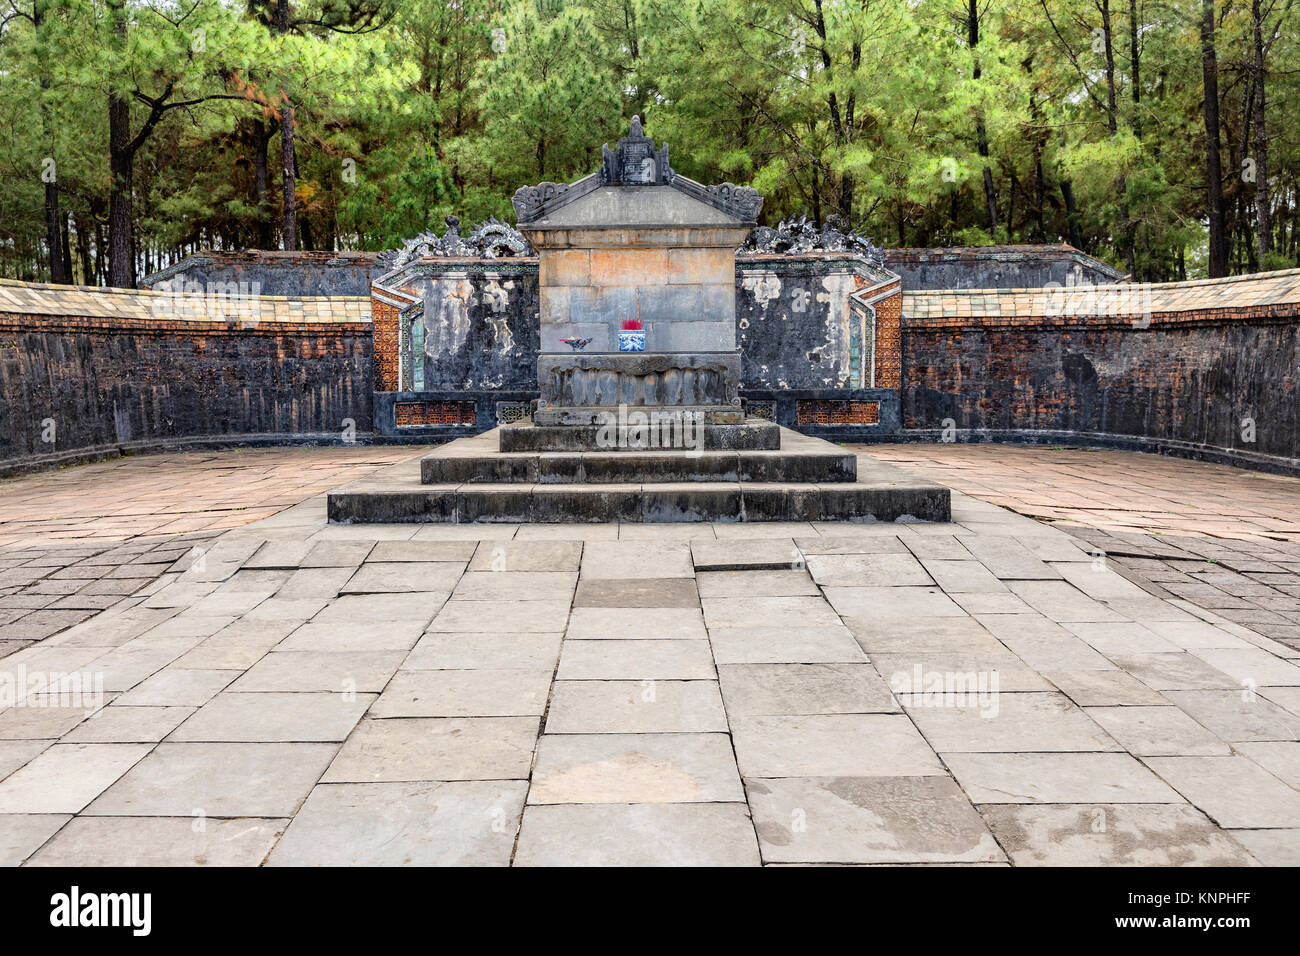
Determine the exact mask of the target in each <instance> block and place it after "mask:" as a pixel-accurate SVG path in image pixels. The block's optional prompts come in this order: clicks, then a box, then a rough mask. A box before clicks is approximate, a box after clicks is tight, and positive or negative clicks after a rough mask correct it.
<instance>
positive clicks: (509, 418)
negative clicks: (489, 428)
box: [497, 402, 533, 425]
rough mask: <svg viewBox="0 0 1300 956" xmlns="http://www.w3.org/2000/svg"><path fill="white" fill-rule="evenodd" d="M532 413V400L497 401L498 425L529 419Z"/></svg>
mask: <svg viewBox="0 0 1300 956" xmlns="http://www.w3.org/2000/svg"><path fill="white" fill-rule="evenodd" d="M532 414H533V403H532V402H497V424H498V425H510V424H512V423H514V422H522V421H527V420H528V418H529V417H530V416H531V415H532Z"/></svg>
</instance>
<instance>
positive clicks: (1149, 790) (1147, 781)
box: [944, 753, 1183, 804]
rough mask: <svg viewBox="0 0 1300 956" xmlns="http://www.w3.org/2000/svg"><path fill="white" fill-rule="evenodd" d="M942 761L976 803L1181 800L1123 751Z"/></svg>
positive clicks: (952, 757)
mask: <svg viewBox="0 0 1300 956" xmlns="http://www.w3.org/2000/svg"><path fill="white" fill-rule="evenodd" d="M944 762H945V763H946V764H947V765H948V769H949V770H951V771H952V774H953V776H954V777H956V778H957V782H958V783H959V784H961V787H962V789H963V790H965V791H966V794H967V796H969V797H970V799H971V801H972V802H973V803H975V804H982V803H1182V802H1183V798H1182V797H1180V796H1179V795H1178V793H1177V792H1176V791H1175V790H1173V789H1172V788H1171V787H1169V786H1168V785H1167V784H1166V783H1164V782H1163V781H1162V780H1160V778H1159V777H1157V776H1156V775H1155V774H1153V773H1152V772H1151V771H1150V770H1148V769H1147V768H1146V767H1144V766H1142V764H1141V763H1139V762H1138V761H1137V759H1135V758H1134V757H1133V756H1131V755H1130V754H1126V753H953V754H945V755H944Z"/></svg>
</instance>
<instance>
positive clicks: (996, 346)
mask: <svg viewBox="0 0 1300 956" xmlns="http://www.w3.org/2000/svg"><path fill="white" fill-rule="evenodd" d="M1150 289H1151V292H1150V293H1149V297H1148V298H1147V299H1146V301H1147V303H1148V305H1149V306H1150V307H1151V310H1150V311H1148V312H1145V313H1141V314H1117V315H1092V316H1079V315H1071V314H1065V315H1060V314H1051V315H1044V314H1042V313H1043V311H1044V310H1043V305H1044V302H1048V301H1050V300H1048V299H1044V298H1043V296H1042V294H1041V293H1033V294H1032V295H1031V294H1022V295H1018V296H1017V295H1015V294H1009V293H1007V292H1005V291H1004V292H1002V293H1000V294H999V295H998V296H996V297H990V296H984V297H976V298H975V299H973V300H969V299H967V298H964V297H962V296H959V295H954V294H952V293H943V294H942V296H941V297H940V296H925V297H908V304H905V306H904V308H905V319H904V368H905V387H904V390H903V423H904V426H905V427H908V428H930V429H938V428H943V427H944V426H945V423H946V422H950V423H951V424H952V425H955V426H956V427H957V428H962V429H967V428H969V429H993V430H1006V431H1014V430H1032V431H1054V430H1061V431H1071V432H1088V433H1105V434H1108V435H1113V436H1134V437H1141V438H1145V439H1156V440H1162V441H1170V442H1186V443H1191V444H1204V445H1210V446H1215V447H1217V448H1223V449H1230V450H1233V451H1236V452H1241V453H1245V454H1254V455H1267V456H1276V457H1281V458H1292V459H1294V458H1300V418H1298V412H1297V409H1298V407H1300V394H1298V388H1300V272H1291V273H1273V274H1270V276H1268V277H1261V278H1258V279H1253V280H1250V279H1240V278H1239V279H1232V280H1226V281H1223V282H1216V283H1184V284H1178V285H1175V284H1167V285H1162V286H1153V287H1150ZM940 299H942V301H940ZM1244 303H1253V304H1244ZM909 305H914V306H915V307H914V308H912V309H909V307H908V306H909ZM1247 418H1249V419H1251V420H1252V422H1253V423H1254V429H1253V435H1254V440H1253V441H1248V440H1245V438H1244V437H1243V432H1245V434H1246V435H1247V436H1249V434H1250V433H1251V432H1250V429H1249V428H1246V427H1244V426H1243V419H1247Z"/></svg>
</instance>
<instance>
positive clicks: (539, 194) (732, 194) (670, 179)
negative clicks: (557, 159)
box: [511, 116, 763, 224]
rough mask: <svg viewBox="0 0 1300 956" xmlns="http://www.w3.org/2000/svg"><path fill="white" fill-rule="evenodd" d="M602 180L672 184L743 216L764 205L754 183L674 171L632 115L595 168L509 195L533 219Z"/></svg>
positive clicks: (521, 216) (518, 213) (522, 216)
mask: <svg viewBox="0 0 1300 956" xmlns="http://www.w3.org/2000/svg"><path fill="white" fill-rule="evenodd" d="M605 186H671V187H673V188H674V189H676V190H678V191H679V192H682V193H685V194H686V195H688V196H691V197H692V198H694V199H698V200H699V201H700V202H703V203H707V204H708V205H710V206H713V207H714V208H715V209H720V210H722V211H723V212H725V213H727V214H728V215H731V216H735V217H736V218H737V219H740V220H742V221H745V222H756V221H757V220H758V213H759V210H760V209H762V208H763V197H762V196H761V195H759V193H758V191H757V190H756V189H751V188H749V187H748V186H736V185H734V184H733V183H720V184H718V185H716V186H705V185H703V184H702V183H697V182H696V181H695V180H693V179H690V178H689V177H687V176H682V175H680V174H679V173H677V172H675V171H674V170H673V168H672V166H670V165H669V163H668V144H667V143H664V144H663V145H662V146H661V147H659V148H658V149H656V148H655V143H654V139H652V138H651V137H649V136H646V135H645V131H644V129H643V128H642V126H641V117H639V116H633V117H632V123H631V126H630V128H629V130H628V134H627V135H626V136H624V137H623V138H622V139H620V140H619V141H618V143H617V144H616V145H615V146H614V148H613V149H611V148H610V147H609V144H608V143H607V144H605V145H603V146H602V147H601V161H600V169H599V170H597V171H596V172H594V173H592V174H591V175H589V176H584V177H583V178H582V179H579V180H578V181H577V182H573V183H551V182H546V183H538V184H537V185H535V186H521V187H520V188H519V189H518V190H517V191H516V192H515V194H514V197H513V198H512V200H511V202H512V203H513V204H514V207H515V218H516V219H517V220H518V221H519V222H520V223H521V224H522V223H530V222H535V221H536V220H538V219H541V218H542V217H543V216H545V215H548V214H550V213H552V212H554V211H555V210H557V209H560V208H561V207H563V206H566V205H568V204H569V203H570V202H572V201H573V200H575V199H578V198H580V197H582V196H585V195H587V194H588V193H590V192H593V191H595V190H597V189H600V188H602V187H605Z"/></svg>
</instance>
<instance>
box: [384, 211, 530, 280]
mask: <svg viewBox="0 0 1300 956" xmlns="http://www.w3.org/2000/svg"><path fill="white" fill-rule="evenodd" d="M446 223H447V231H446V232H445V233H444V234H443V235H442V237H441V238H440V237H439V236H438V235H437V233H434V232H422V233H420V235H418V236H416V237H415V238H414V239H407V240H406V241H405V242H404V243H402V248H401V249H392V250H389V251H388V252H384V253H381V254H380V256H379V259H378V264H379V268H380V269H381V270H382V271H383V272H392V271H393V270H394V269H400V268H401V267H402V266H404V265H406V264H408V263H410V262H413V261H415V260H416V259H419V258H422V257H424V256H433V257H436V258H483V259H507V258H511V257H514V256H531V255H536V252H535V251H534V250H533V247H532V246H531V245H529V243H528V240H527V239H525V238H524V237H523V234H522V233H520V232H519V230H518V229H515V228H514V227H513V226H510V225H508V224H507V223H504V222H502V221H501V220H500V219H497V218H496V217H495V216H493V217H492V218H491V219H487V220H485V221H483V222H481V223H479V224H478V225H477V226H476V227H474V229H473V231H472V232H471V233H470V234H469V235H468V236H461V234H460V217H459V216H448V217H447V218H446Z"/></svg>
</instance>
